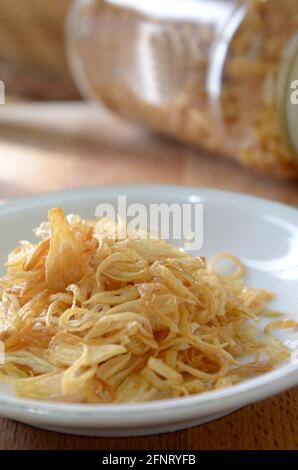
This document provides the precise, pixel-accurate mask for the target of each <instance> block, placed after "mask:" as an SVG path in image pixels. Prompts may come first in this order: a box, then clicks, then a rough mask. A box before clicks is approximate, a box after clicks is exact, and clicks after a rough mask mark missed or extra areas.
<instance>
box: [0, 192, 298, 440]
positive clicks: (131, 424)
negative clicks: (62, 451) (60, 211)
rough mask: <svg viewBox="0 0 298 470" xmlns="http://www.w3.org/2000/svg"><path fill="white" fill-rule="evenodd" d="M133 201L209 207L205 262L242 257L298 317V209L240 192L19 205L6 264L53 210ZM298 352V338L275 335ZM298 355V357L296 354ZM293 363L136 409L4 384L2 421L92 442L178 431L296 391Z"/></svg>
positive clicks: (4, 249)
mask: <svg viewBox="0 0 298 470" xmlns="http://www.w3.org/2000/svg"><path fill="white" fill-rule="evenodd" d="M118 194H122V195H123V194H125V195H127V198H128V202H141V203H145V204H148V203H156V202H158V203H161V202H165V203H173V202H177V203H187V202H198V201H201V202H203V203H204V246H203V249H202V250H201V253H200V254H204V255H206V256H207V257H208V256H210V255H212V254H214V253H216V252H218V251H229V252H232V253H234V254H236V255H237V256H239V257H240V258H241V259H242V261H243V262H244V263H245V264H246V266H247V268H248V277H247V282H248V284H249V285H251V286H255V287H263V288H267V289H269V290H272V291H274V292H275V293H276V294H277V298H276V300H275V301H274V302H273V303H272V308H274V309H277V310H281V311H283V312H285V313H286V314H287V316H289V317H291V318H296V319H298V308H297V306H298V211H297V209H294V208H290V207H287V206H284V205H281V204H277V203H274V202H270V201H266V200H262V199H258V198H254V197H250V196H244V195H240V194H235V193H228V192H223V191H215V190H208V189H199V188H183V187H176V186H175V187H173V186H139V187H134V186H130V187H129V186H128V187H109V188H97V189H82V190H73V191H66V192H61V193H52V194H44V195H41V196H38V197H32V198H27V199H23V200H17V201H13V202H11V203H9V204H7V205H3V206H1V207H0V226H1V232H0V237H1V244H0V265H1V266H2V265H3V262H4V261H5V260H6V256H7V253H8V251H9V250H11V249H12V248H13V247H14V246H15V244H16V243H17V242H18V241H19V240H20V239H32V238H33V235H32V227H35V226H37V225H38V224H39V223H40V222H41V221H42V220H45V219H46V214H47V210H48V209H49V208H51V207H53V206H61V207H63V208H64V210H65V211H66V212H67V213H79V214H80V215H81V216H83V217H94V211H95V207H96V206H97V204H99V203H100V202H107V203H112V204H114V205H115V204H116V198H117V195H118ZM276 336H278V337H279V338H280V339H281V340H282V341H287V342H288V344H289V345H290V346H291V347H292V348H293V356H294V357H295V349H294V348H295V347H296V349H298V333H297V332H293V331H288V330H286V331H281V332H278V333H276ZM296 356H298V354H296ZM295 362H296V361H295V360H294V361H293V360H292V361H290V360H289V361H288V362H287V363H285V364H283V365H281V366H279V367H278V368H277V369H276V370H274V371H272V372H269V373H266V374H264V375H262V376H259V377H257V378H253V379H250V380H246V381H245V382H242V383H241V384H239V385H235V386H233V387H230V388H227V389H224V390H219V391H214V392H208V393H203V394H201V395H196V396H191V397H187V398H179V399H171V400H164V401H155V402H150V403H144V404H136V405H106V406H99V405H79V404H57V403H50V402H39V401H34V400H25V399H21V398H16V397H15V396H14V395H13V393H12V390H11V389H10V388H9V387H7V386H4V385H0V416H2V417H6V418H11V419H15V420H18V421H22V422H24V423H28V424H31V425H33V426H38V427H41V428H46V429H51V430H56V431H63V432H66V433H73V434H81V435H94V436H132V435H144V434H154V433H160V432H166V431H175V430H178V429H183V428H186V427H191V426H195V425H198V424H200V423H204V422H207V421H211V420H214V419H216V418H218V417H220V416H223V415H225V414H227V413H230V412H232V411H234V410H236V409H238V408H240V407H242V406H245V405H248V404H250V403H253V402H256V401H258V400H262V399H264V398H266V397H269V396H272V395H274V394H277V393H279V392H282V391H284V390H287V389H289V388H291V387H294V386H296V385H298V368H297V364H295Z"/></svg>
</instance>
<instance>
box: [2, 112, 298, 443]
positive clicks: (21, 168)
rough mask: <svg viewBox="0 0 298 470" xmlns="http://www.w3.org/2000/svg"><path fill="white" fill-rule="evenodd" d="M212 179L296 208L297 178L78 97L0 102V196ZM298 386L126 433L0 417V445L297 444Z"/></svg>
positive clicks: (213, 182)
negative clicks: (150, 432)
mask: <svg viewBox="0 0 298 470" xmlns="http://www.w3.org/2000/svg"><path fill="white" fill-rule="evenodd" d="M117 183H121V184H136V183H168V184H178V185H193V186H205V187H214V188H220V189H226V190H231V191H239V192H243V193H248V194H254V195H258V196H263V197H267V198H270V199H274V200H276V201H280V202H284V203H287V204H291V205H294V206H298V186H297V182H296V183H295V182H287V181H282V180H272V179H266V178H265V177H264V176H261V175H256V174H254V173H252V172H250V171H247V170H244V169H242V168H240V167H238V166H236V165H234V164H233V163H231V162H227V161H224V160H220V159H218V158H215V157H213V156H210V155H204V154H203V152H195V151H193V150H191V149H186V148H185V147H180V146H178V145H175V144H173V143H170V142H167V141H165V140H161V139H158V138H155V137H153V136H152V135H151V134H148V133H145V132H144V131H142V130H141V129H138V128H136V127H134V126H132V125H129V124H126V123H123V122H121V121H119V120H118V119H116V118H114V117H112V116H111V115H109V114H107V113H106V112H104V111H103V110H100V109H95V108H90V107H89V106H88V105H86V104H79V103H78V104H76V103H74V104H68V105H63V104H55V103H54V104H51V105H44V104H36V105H30V106H29V105H22V104H19V105H17V104H13V105H10V106H5V107H4V106H3V107H1V106H0V199H2V200H5V199H9V198H12V197H22V196H25V195H28V194H33V193H39V192H43V191H53V190H57V189H63V188H75V187H81V186H100V185H107V184H117ZM297 410H298V389H294V390H291V391H289V392H287V393H284V394H282V395H280V396H278V397H274V398H272V399H269V400H266V401H264V402H261V403H258V404H256V405H253V406H249V407H246V408H244V409H242V410H239V411H237V412H236V413H233V414H232V415H229V416H227V417H225V418H222V419H220V420H217V421H215V422H213V423H210V424H206V425H202V426H199V427H197V428H193V429H190V430H186V431H181V432H177V433H173V434H163V435H159V436H152V437H141V438H130V439H103V438H81V437H74V436H67V435H63V434H58V433H52V432H46V431H41V430H37V429H34V428H31V427H29V426H25V425H23V424H19V423H15V422H12V421H8V420H0V449H2V450H3V449H106V450H108V449H121V450H123V449H142V448H143V449H148V450H149V449H152V450H153V449H154V450H158V449H297V448H298V417H297Z"/></svg>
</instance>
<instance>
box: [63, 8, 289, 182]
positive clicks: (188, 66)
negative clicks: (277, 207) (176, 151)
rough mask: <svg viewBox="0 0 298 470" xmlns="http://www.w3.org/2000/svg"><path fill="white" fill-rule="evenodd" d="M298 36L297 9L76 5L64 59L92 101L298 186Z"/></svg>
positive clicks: (71, 19)
mask: <svg viewBox="0 0 298 470" xmlns="http://www.w3.org/2000/svg"><path fill="white" fill-rule="evenodd" d="M297 32H298V0H159V1H158V0H77V1H76V2H75V4H74V7H73V9H72V12H71V14H70V17H69V23H68V51H69V57H70V62H71V65H72V69H73V72H74V76H75V78H76V81H77V83H78V85H79V88H80V89H81V90H82V92H83V94H84V95H85V96H87V97H88V98H91V99H95V100H97V101H99V102H101V103H103V104H104V105H105V106H106V107H108V108H109V109H110V110H112V111H114V112H116V113H118V114H120V115H122V116H124V117H126V118H129V119H131V120H134V121H136V122H138V123H141V124H143V125H146V126H148V127H149V128H151V129H154V130H156V131H158V132H161V133H163V134H166V135H170V136H173V137H175V138H176V139H179V140H180V141H183V142H187V143H191V144H194V145H196V146H201V147H205V148H207V149H209V150H211V151H212V152H216V153H219V154H222V155H225V156H228V157H231V158H234V159H235V160H237V161H239V162H241V163H242V164H244V165H247V166H249V167H252V168H255V169H258V170H261V171H264V172H266V173H267V174H281V175H286V176H289V177H297V176H298V105H297V104H295V99H292V98H293V97H294V93H295V91H296V89H295V87H296V84H297V88H298V36H297ZM296 80H297V82H296Z"/></svg>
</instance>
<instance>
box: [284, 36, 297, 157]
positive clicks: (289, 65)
mask: <svg viewBox="0 0 298 470" xmlns="http://www.w3.org/2000/svg"><path fill="white" fill-rule="evenodd" d="M280 83H281V88H280V91H281V94H280V95H281V96H280V98H281V99H280V111H281V113H280V114H281V119H282V129H283V131H284V134H285V137H286V139H287V141H288V143H289V145H290V147H291V148H292V150H293V152H294V155H295V156H296V157H297V158H298V34H297V35H296V36H295V37H294V39H293V40H292V41H291V44H290V46H289V48H288V50H287V52H286V57H285V61H284V67H283V71H282V78H281V82H280Z"/></svg>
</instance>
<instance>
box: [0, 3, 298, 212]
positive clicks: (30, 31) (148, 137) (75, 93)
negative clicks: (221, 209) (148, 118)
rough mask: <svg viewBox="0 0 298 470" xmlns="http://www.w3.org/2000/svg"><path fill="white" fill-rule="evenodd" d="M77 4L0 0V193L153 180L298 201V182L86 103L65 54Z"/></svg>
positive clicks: (4, 196)
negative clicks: (1, 98) (0, 97)
mask: <svg viewBox="0 0 298 470" xmlns="http://www.w3.org/2000/svg"><path fill="white" fill-rule="evenodd" d="M141 1H142V0H140V2H141ZM210 1H212V0H210ZM72 3H73V2H72V0H51V1H50V2H49V1H43V0H26V1H24V0H0V80H1V81H3V82H4V84H5V104H4V105H0V199H1V200H6V199H9V198H12V197H22V196H25V195H29V194H34V193H39V192H42V191H52V190H57V189H64V188H75V187H81V186H97V185H106V184H118V183H121V184H125V183H127V184H136V183H137V184H138V183H149V182H150V183H152V182H153V183H169V184H179V185H194V186H209V187H216V188H222V189H229V190H234V191H240V192H246V193H251V194H256V195H259V196H265V197H269V198H272V199H276V200H280V201H283V202H286V203H290V204H294V205H298V190H297V181H293V180H285V179H283V178H282V179H279V178H277V179H276V178H271V177H270V178H268V177H266V175H264V174H259V173H255V172H254V171H253V170H251V169H249V168H248V169H247V168H242V167H240V166H238V165H236V164H235V163H233V162H231V161H229V160H226V159H223V158H221V157H217V156H215V157H214V155H210V153H209V152H206V151H204V150H196V149H194V148H192V147H191V146H188V145H184V144H179V143H177V142H175V141H172V140H170V139H167V138H165V137H157V136H156V135H155V134H153V133H152V132H151V131H148V130H145V129H143V128H142V127H140V126H138V125H137V124H134V123H132V122H130V120H127V119H123V118H122V119H121V118H120V117H117V116H116V115H114V114H112V113H111V112H110V111H108V110H107V109H106V108H105V107H104V106H94V105H92V104H90V103H87V102H86V101H84V100H83V98H82V96H81V94H80V92H79V90H78V88H77V86H76V84H75V82H74V80H73V78H72V73H71V71H70V68H69V64H68V60H67V57H66V55H67V54H66V48H65V21H66V18H67V15H68V11H69V9H70V7H71V5H72Z"/></svg>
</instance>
